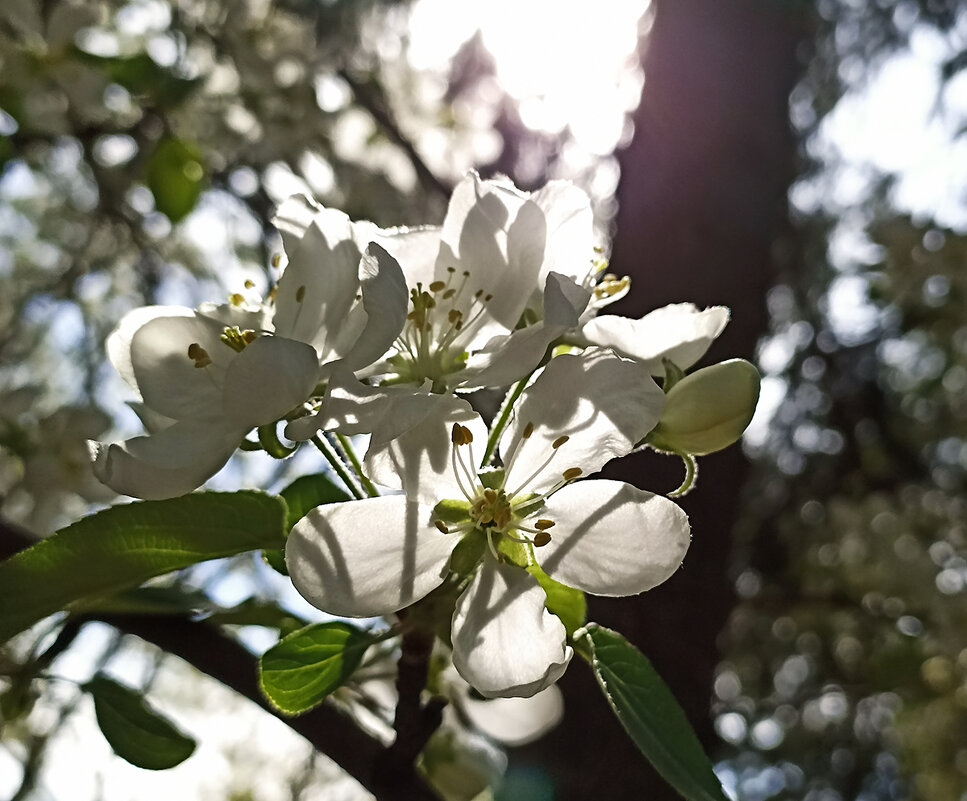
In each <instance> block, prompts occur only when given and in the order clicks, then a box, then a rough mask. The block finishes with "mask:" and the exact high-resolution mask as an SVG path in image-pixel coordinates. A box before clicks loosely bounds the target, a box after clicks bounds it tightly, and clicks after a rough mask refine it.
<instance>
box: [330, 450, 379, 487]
mask: <svg viewBox="0 0 967 801" xmlns="http://www.w3.org/2000/svg"><path fill="white" fill-rule="evenodd" d="M336 439H338V440H339V445H340V446H341V447H342V449H343V452H344V453H345V454H346V458H347V459H349V462H350V464H351V465H352V466H353V470H355V471H356V475H357V476H359V481H360V482H361V483H362V485H363V489H364V490H366V494H367V495H369V497H370V498H377V497H379V490H378V489H376V487H375V485H374V484H373V482H372V481H370V480H369V478H367V476H366V474H365V473H364V472H363V466H362V464H361V463H360V461H359V457H358V456H357V455H356V451H354V450H353V443H352V441H351V440H350V439H349V437H347V436H346V435H345V434H336Z"/></svg>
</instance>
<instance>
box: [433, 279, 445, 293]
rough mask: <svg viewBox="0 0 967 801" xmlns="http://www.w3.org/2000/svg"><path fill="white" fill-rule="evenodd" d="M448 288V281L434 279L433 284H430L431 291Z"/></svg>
mask: <svg viewBox="0 0 967 801" xmlns="http://www.w3.org/2000/svg"><path fill="white" fill-rule="evenodd" d="M446 288H447V284H446V281H434V282H433V283H432V284H430V291H431V292H439V291H440V290H441V289H446Z"/></svg>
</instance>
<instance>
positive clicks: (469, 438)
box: [460, 426, 473, 445]
mask: <svg viewBox="0 0 967 801" xmlns="http://www.w3.org/2000/svg"><path fill="white" fill-rule="evenodd" d="M460 430H461V431H462V432H463V443H462V444H463V445H469V444H470V443H471V442H473V432H472V431H471V430H470V429H469V428H467V427H466V426H460Z"/></svg>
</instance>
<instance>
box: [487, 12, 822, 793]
mask: <svg viewBox="0 0 967 801" xmlns="http://www.w3.org/2000/svg"><path fill="white" fill-rule="evenodd" d="M805 20H806V16H805V4H803V3H793V2H790V1H789V0H785V1H784V0H772V2H769V1H768V0H657V11H656V19H655V26H654V29H653V30H652V32H651V34H650V37H649V39H648V49H647V52H646V53H645V54H644V69H645V76H646V79H645V87H644V91H643V95H642V102H641V106H640V107H639V109H638V111H637V112H636V115H635V120H634V121H635V135H634V139H633V140H632V142H631V144H630V146H629V147H628V148H627V149H626V150H625V151H624V152H623V153H621V154H620V161H621V175H622V179H621V184H620V186H619V189H618V201H619V204H620V207H619V213H618V218H617V236H616V239H615V241H614V248H613V254H612V260H611V267H612V271H613V272H615V273H617V274H619V275H625V274H627V275H631V276H632V281H633V290H634V291H633V292H632V293H631V294H630V295H629V296H628V297H627V298H626V300H624V301H622V302H621V303H620V304H617V305H616V306H615V307H613V308H614V310H615V311H619V312H620V313H622V314H625V315H628V316H632V317H637V316H640V315H642V314H644V313H645V312H647V311H648V310H650V309H652V308H655V307H657V306H661V305H663V304H666V303H672V302H678V301H686V300H687V301H693V302H695V303H696V304H697V305H699V306H700V307H705V306H708V305H716V304H724V305H727V306H729V307H731V309H732V318H733V319H732V322H731V323H730V325H729V326H728V328H727V329H726V331H725V334H724V335H723V336H722V337H721V338H720V340H719V341H718V343H717V344H716V345H715V346H714V347H713V349H712V351H711V352H710V355H709V357H707V358H706V362H708V361H717V360H721V359H724V358H729V357H732V356H742V357H745V358H749V359H751V358H752V357H753V354H754V349H755V344H756V340H757V339H758V337H759V336H761V335H762V334H763V333H764V332H765V330H766V325H767V317H766V308H765V295H766V291H767V290H768V288H769V286H770V285H771V284H772V283H773V281H774V280H775V277H776V275H777V273H778V270H779V268H780V267H781V266H782V265H780V264H778V263H777V258H778V255H777V254H781V252H782V247H780V246H778V245H777V243H779V242H781V240H782V239H783V238H784V237H787V236H788V225H787V222H786V220H787V216H786V191H787V188H788V185H789V182H790V180H791V179H792V177H793V175H794V167H795V142H794V139H793V135H792V133H791V130H790V126H789V121H788V113H787V98H788V95H789V92H790V91H791V89H792V87H793V86H794V84H795V81H796V79H797V77H798V74H799V64H798V60H797V53H801V52H802V50H801V48H802V46H803V44H804V42H805V37H806V35H807V33H808V30H807V27H806V23H805ZM700 466H701V474H700V481H699V487H698V489H697V491H696V492H694V493H693V494H691V495H689V496H687V497H686V498H684V499H683V502H682V505H683V507H684V508H685V509H686V511H687V512H688V514H689V517H690V519H691V522H692V533H693V543H692V547H691V550H690V551H689V554H688V556H687V557H686V559H685V564H684V567H683V568H682V570H681V571H680V572H679V573H678V574H677V575H676V576H674V577H673V578H672V579H671V580H670V581H668V582H666V583H665V584H664V585H662V586H661V587H659V588H657V589H655V590H653V591H651V592H649V593H646V594H645V595H642V596H640V597H638V598H634V599H627V600H604V599H592V600H591V603H590V610H589V616H590V619H592V620H596V621H598V622H600V623H602V624H603V625H607V626H610V627H613V628H615V629H617V630H619V631H621V632H622V633H623V634H625V635H626V636H627V637H628V638H629V639H630V640H631V641H632V642H634V643H635V644H636V645H638V646H639V647H640V648H641V649H642V651H643V652H644V653H645V654H646V655H647V656H648V657H649V658H650V659H651V660H652V662H653V663H654V665H655V667H656V668H657V669H658V670H659V672H660V673H661V674H662V676H663V677H664V678H665V680H666V681H667V682H668V684H669V685H670V686H671V688H672V690H673V692H674V693H675V695H676V697H677V698H678V699H679V701H680V702H681V703H682V705H683V706H684V708H685V711H686V713H687V714H688V716H689V718H690V720H691V721H692V724H693V725H694V726H695V729H696V731H697V732H698V734H699V737H700V738H701V739H702V741H703V743H704V744H705V745H706V747H707V749H708V748H713V747H714V744H715V739H714V733H713V729H712V722H711V720H710V716H709V703H710V699H711V696H712V682H713V671H714V668H715V665H716V662H717V660H718V650H717V647H716V638H717V637H718V634H719V632H720V631H721V630H722V628H723V626H724V624H725V622H726V619H727V617H728V615H729V612H730V610H731V608H732V605H733V601H734V599H733V590H732V581H731V578H730V577H729V576H728V575H727V567H728V563H729V554H730V545H731V531H732V528H733V526H734V524H735V521H736V519H737V517H738V514H739V512H740V504H741V491H742V485H743V480H744V477H745V473H746V464H745V460H744V457H743V456H742V453H741V451H740V449H739V448H738V447H733V448H732V449H730V450H728V451H726V452H724V453H721V454H716V455H713V456H710V457H705V458H703V459H702V460H701V465H700ZM608 473H609V475H611V476H612V477H616V478H618V477H620V478H623V479H625V480H628V481H631V482H632V483H634V484H636V485H638V486H640V487H642V488H645V489H652V490H655V491H659V492H668V491H670V490H671V489H673V488H674V487H675V486H677V485H678V483H679V482H680V480H681V478H682V476H683V469H682V466H681V464H680V463H678V462H676V461H675V460H673V459H670V458H668V457H658V456H657V455H655V454H652V453H646V454H639V455H637V456H635V457H633V458H631V459H626V460H625V461H624V462H623V463H622V464H619V465H618V466H616V467H613V468H612V469H610V470H609V471H608ZM565 683H566V685H569V686H567V687H565V690H566V694H567V699H568V700H567V710H566V718H565V722H564V725H562V726H561V727H559V728H558V729H557V730H556V731H555V732H553V733H552V734H551V735H549V736H548V737H546V738H544V739H543V740H541V741H539V742H538V743H535V744H534V745H532V746H528V747H526V748H523V749H519V750H518V751H516V752H514V753H513V754H512V755H511V768H510V773H509V774H508V779H509V780H508V786H507V793H506V797H507V798H508V799H509V798H523V797H526V795H523V794H521V795H518V794H516V792H515V790H514V788H515V786H519V787H520V788H521V791H523V788H524V786H525V785H526V786H527V788H529V790H530V788H534V786H535V785H534V782H535V781H537V782H541V783H543V781H544V780H545V779H546V778H550V780H551V781H552V782H553V785H554V790H553V798H554V799H555V801H561V800H562V799H588V798H594V799H598V801H600V800H601V799H631V798H647V799H649V801H659V800H660V799H676V798H678V796H677V795H676V794H675V793H674V792H673V791H672V790H671V789H670V788H668V787H667V786H666V785H665V784H664V782H663V781H661V780H660V779H659V778H658V777H657V776H656V775H655V774H654V773H653V772H652V771H651V770H650V768H649V767H648V766H647V765H646V764H645V763H644V760H643V759H642V758H641V757H640V755H639V754H638V753H637V751H636V750H635V748H634V746H633V745H632V744H631V743H630V741H629V740H628V739H627V737H626V736H625V735H624V732H623V731H622V730H621V728H620V726H619V724H618V723H617V722H616V721H615V720H614V719H613V717H612V714H611V712H610V710H609V709H608V708H607V706H606V705H605V704H604V703H603V702H602V700H601V699H599V698H596V697H591V696H593V695H596V694H598V690H597V688H596V686H595V684H594V681H593V678H592V677H591V674H590V671H589V670H588V669H587V668H586V666H584V665H577V664H575V665H574V666H573V667H572V668H571V670H569V671H568V673H567V674H566V677H565ZM543 766H546V767H547V769H548V771H549V772H550V776H549V777H543V778H541V777H538V776H536V775H535V772H536V771H540V770H541V769H542V767H543ZM532 797H535V798H536V797H543V796H538V795H533V796H532Z"/></svg>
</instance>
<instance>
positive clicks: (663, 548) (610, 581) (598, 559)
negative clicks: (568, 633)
mask: <svg viewBox="0 0 967 801" xmlns="http://www.w3.org/2000/svg"><path fill="white" fill-rule="evenodd" d="M540 516H541V517H542V518H547V519H548V520H553V521H554V522H555V524H556V525H555V526H554V527H553V528H551V529H549V530H548V534H550V535H551V541H550V542H549V543H548V544H547V545H544V546H542V547H540V548H535V549H534V553H535V555H536V557H537V559H538V561H539V562H540V564H541V567H542V568H543V569H544V571H545V572H546V573H547V574H548V575H550V576H551V577H553V578H555V579H557V580H558V581H560V582H561V583H563V584H567V585H569V586H571V587H576V588H578V589H580V590H584V591H585V592H590V593H592V594H594V595H636V594H637V593H639V592H644V591H645V590H650V589H651V588H652V587H655V586H657V585H659V584H661V583H662V582H663V581H665V580H666V579H668V578H670V577H671V576H672V575H673V574H674V573H675V571H676V570H677V569H678V567H679V566H680V565H681V563H682V559H683V558H684V557H685V552H686V551H687V550H688V544H689V526H688V517H687V516H686V515H685V512H683V511H682V509H681V508H680V507H679V506H678V505H677V504H675V503H673V502H672V501H670V500H668V499H667V498H664V497H662V496H661V495H655V494H653V493H651V492H645V491H644V490H640V489H638V488H637V487H633V486H631V485H630V484H625V483H624V482H621V481H609V480H604V479H600V480H594V481H579V482H577V483H576V484H572V485H571V486H568V487H565V488H564V489H562V490H560V491H559V492H557V493H555V494H554V495H552V496H551V497H550V498H549V499H548V501H547V505H546V506H545V507H544V509H542V510H541V512H540Z"/></svg>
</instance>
